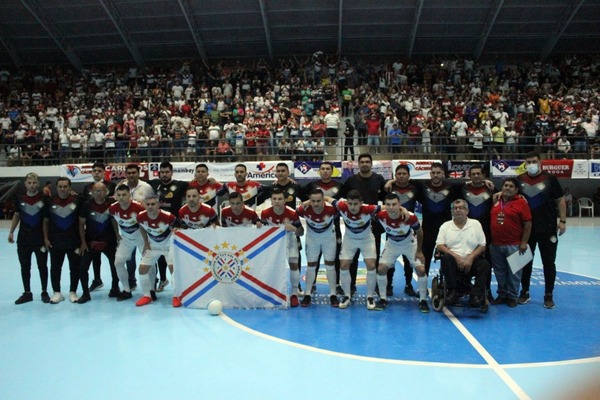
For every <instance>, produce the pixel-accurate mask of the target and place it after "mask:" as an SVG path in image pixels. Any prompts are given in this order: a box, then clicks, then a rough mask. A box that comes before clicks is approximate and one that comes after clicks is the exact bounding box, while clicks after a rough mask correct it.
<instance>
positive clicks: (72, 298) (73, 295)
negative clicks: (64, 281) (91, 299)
mask: <svg viewBox="0 0 600 400" xmlns="http://www.w3.org/2000/svg"><path fill="white" fill-rule="evenodd" d="M77 300H79V297H77V293H75V292H69V301H70V302H71V303H77Z"/></svg>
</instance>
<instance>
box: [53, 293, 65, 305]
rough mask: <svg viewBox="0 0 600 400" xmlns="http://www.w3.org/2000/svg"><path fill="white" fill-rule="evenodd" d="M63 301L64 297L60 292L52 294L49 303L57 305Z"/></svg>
mask: <svg viewBox="0 0 600 400" xmlns="http://www.w3.org/2000/svg"><path fill="white" fill-rule="evenodd" d="M64 299H65V296H63V295H62V293H61V292H54V295H53V296H52V298H51V299H50V303H52V304H58V303H60V302H61V301H64Z"/></svg>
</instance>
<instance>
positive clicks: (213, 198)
mask: <svg viewBox="0 0 600 400" xmlns="http://www.w3.org/2000/svg"><path fill="white" fill-rule="evenodd" d="M195 171H196V172H195V173H194V179H193V180H192V181H191V182H190V183H189V184H188V188H191V187H195V188H198V192H199V193H200V201H201V202H202V203H204V204H207V205H209V206H211V207H213V208H216V205H217V197H218V196H221V195H223V194H224V193H225V189H224V186H223V184H222V183H221V182H218V181H216V180H214V179H212V178H210V179H209V178H208V166H207V165H206V164H198V165H196V170H195Z"/></svg>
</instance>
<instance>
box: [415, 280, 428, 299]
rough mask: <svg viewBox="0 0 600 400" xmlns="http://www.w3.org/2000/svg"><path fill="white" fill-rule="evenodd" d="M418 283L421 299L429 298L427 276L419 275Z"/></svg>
mask: <svg viewBox="0 0 600 400" xmlns="http://www.w3.org/2000/svg"><path fill="white" fill-rule="evenodd" d="M417 284H418V285H419V299H420V300H427V276H419V277H418V278H417Z"/></svg>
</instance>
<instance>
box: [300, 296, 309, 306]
mask: <svg viewBox="0 0 600 400" xmlns="http://www.w3.org/2000/svg"><path fill="white" fill-rule="evenodd" d="M300 306H301V307H308V306H310V296H308V295H305V296H304V297H303V298H302V301H301V302H300Z"/></svg>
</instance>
